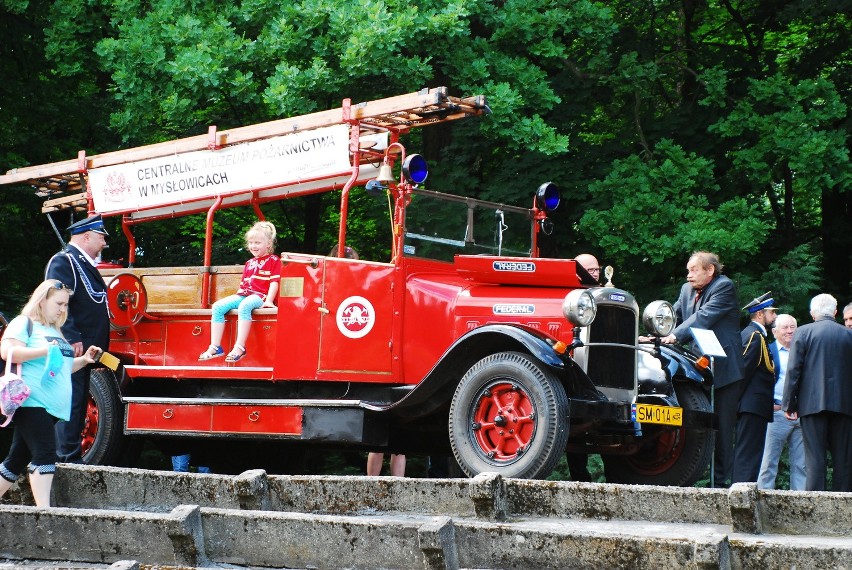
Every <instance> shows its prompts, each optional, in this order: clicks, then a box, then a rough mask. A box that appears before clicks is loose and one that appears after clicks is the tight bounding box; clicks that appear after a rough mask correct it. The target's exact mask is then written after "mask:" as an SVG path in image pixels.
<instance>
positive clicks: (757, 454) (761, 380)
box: [731, 292, 776, 483]
mask: <svg viewBox="0 0 852 570" xmlns="http://www.w3.org/2000/svg"><path fill="white" fill-rule="evenodd" d="M772 305H773V299H772V292H769V293H766V294H765V295H762V296H760V297H758V298H757V299H754V300H753V301H752V302H751V303H749V304H748V305H746V306H745V307H743V310H745V311H748V313H749V316H750V317H751V321H750V322H749V324H748V325H746V327H745V328H744V329H743V330H742V333H741V338H742V343H743V364H744V365H745V378H744V379H743V383H744V384H745V389H744V390H743V395H742V399H741V400H740V407H739V414H738V415H737V435H736V444H735V445H734V471H733V479H732V480H731V481H732V482H733V483H741V482H754V481H757V476H758V475H759V474H760V463H761V460H762V459H763V448H764V446H765V445H766V426H767V424H768V423H769V422H771V421H772V412H773V409H772V406H773V404H772V400H773V396H772V393H773V390H774V389H775V363H774V361H773V360H772V355H771V354H770V352H769V343H768V342H767V340H766V335H767V334H768V332H769V331H768V329H769V328H770V327H771V326H772V323H774V322H775V310H776V309H775V307H773V306H772Z"/></svg>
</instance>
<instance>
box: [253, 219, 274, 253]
mask: <svg viewBox="0 0 852 570" xmlns="http://www.w3.org/2000/svg"><path fill="white" fill-rule="evenodd" d="M251 234H258V235H261V236H263V237H265V238H266V239H267V240H268V241H269V251H267V252H266V253H273V252H274V251H275V241H276V239H277V237H278V233H277V232H276V231H275V226H274V225H272V222H257V223H255V224H254V225H253V226H252V227H251V228H249V231H247V232H246V248H248V239H249V236H250V235H251Z"/></svg>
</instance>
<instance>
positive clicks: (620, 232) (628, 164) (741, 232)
mask: <svg viewBox="0 0 852 570" xmlns="http://www.w3.org/2000/svg"><path fill="white" fill-rule="evenodd" d="M589 190H590V192H592V193H594V194H595V195H596V196H598V197H602V198H605V199H606V201H607V202H608V203H610V204H612V206H611V207H610V208H609V209H606V210H596V209H589V210H586V213H585V214H584V215H583V217H582V218H581V220H580V224H579V226H580V230H581V232H582V233H585V234H589V235H595V236H598V237H599V239H598V246H599V247H600V248H601V249H602V250H604V251H606V252H607V258H608V259H609V260H610V262H613V263H615V264H616V265H617V266H618V267H622V268H624V267H629V266H630V265H631V264H632V263H634V262H635V261H637V259H636V252H641V255H642V258H641V263H642V264H643V265H645V266H646V267H647V266H655V265H657V266H659V265H666V266H677V265H678V264H683V263H685V261H684V259H683V257H684V256H683V252H684V251H687V252H691V251H697V250H717V251H724V252H726V254H727V256H726V257H727V258H728V259H729V260H733V261H745V260H748V259H750V258H751V257H752V256H753V253H754V251H755V250H757V249H758V248H759V246H760V245H761V244H762V243H763V240H764V239H765V237H766V234H767V232H768V228H767V224H766V223H765V222H764V221H763V220H761V217H760V215H759V212H758V211H757V208H756V207H754V206H752V205H750V204H749V203H748V202H747V201H746V200H745V199H743V198H740V197H736V198H732V199H730V200H725V201H723V202H721V203H715V204H713V205H712V207H711V202H710V197H712V196H714V195H715V194H717V193H718V190H719V188H718V185H717V184H716V182H715V180H714V177H713V169H712V164H711V163H710V161H708V160H707V159H703V158H701V157H698V156H696V155H695V154H687V153H686V152H684V150H683V149H682V148H680V147H678V146H676V145H674V144H673V143H672V142H671V141H669V140H665V139H664V140H662V141H661V142H660V143H659V144H658V145H657V147H656V148H655V149H654V158H653V159H650V160H643V159H642V158H640V157H639V156H636V155H634V156H630V157H628V158H625V159H623V160H618V161H616V162H615V163H614V164H613V169H612V171H611V172H610V173H609V175H608V176H607V177H606V178H605V179H604V180H602V181H600V182H596V183H594V184H592V185H591V186H590V188H589ZM646 275H648V273H644V272H641V271H633V272H627V279H628V280H629V282H628V283H623V282H622V283H621V285H622V286H625V285H627V286H628V288H631V287H630V285H633V286H634V287H633V288H636V287H638V288H641V289H643V290H647V289H648V288H650V287H653V286H654V283H653V282H651V283H649V282H648V281H644V280H643V277H645V276H646ZM657 285H659V284H657ZM671 296H672V294H671V293H670V294H669V297H671ZM650 300H651V299H648V301H650Z"/></svg>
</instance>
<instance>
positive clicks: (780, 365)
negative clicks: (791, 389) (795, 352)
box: [773, 343, 790, 400]
mask: <svg viewBox="0 0 852 570" xmlns="http://www.w3.org/2000/svg"><path fill="white" fill-rule="evenodd" d="M777 346H778V362H776V363H775V368H776V369H777V370H778V380H776V381H775V394H774V395H773V398H774V399H776V400H781V399H783V397H784V382H785V381H786V380H787V359H788V358H790V349H788V348H784V347H783V346H781V344H780V343H778V344H777Z"/></svg>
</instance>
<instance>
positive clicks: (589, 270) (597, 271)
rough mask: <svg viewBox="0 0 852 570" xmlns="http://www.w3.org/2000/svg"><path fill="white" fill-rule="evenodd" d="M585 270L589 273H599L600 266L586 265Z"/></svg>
mask: <svg viewBox="0 0 852 570" xmlns="http://www.w3.org/2000/svg"><path fill="white" fill-rule="evenodd" d="M586 271H588V272H589V273H600V272H601V268H600V267H587V268H586Z"/></svg>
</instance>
